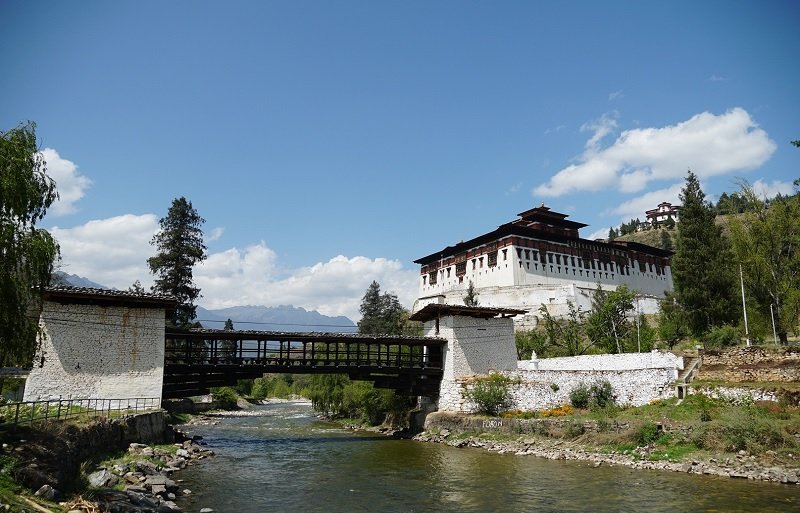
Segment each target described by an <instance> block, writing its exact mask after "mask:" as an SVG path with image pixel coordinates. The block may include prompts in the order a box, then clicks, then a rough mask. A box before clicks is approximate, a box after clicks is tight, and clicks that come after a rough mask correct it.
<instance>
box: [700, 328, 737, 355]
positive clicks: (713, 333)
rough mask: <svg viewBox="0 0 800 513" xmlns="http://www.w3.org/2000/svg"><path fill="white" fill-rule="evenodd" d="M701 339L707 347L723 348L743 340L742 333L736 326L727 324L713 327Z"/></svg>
mask: <svg viewBox="0 0 800 513" xmlns="http://www.w3.org/2000/svg"><path fill="white" fill-rule="evenodd" d="M700 340H701V341H702V342H703V347H705V348H706V349H722V348H725V347H730V346H735V345H737V344H738V343H739V341H740V340H741V334H740V333H739V330H738V329H736V328H735V327H733V326H729V325H727V324H725V325H723V326H716V327H714V328H711V329H710V330H709V331H708V332H707V333H705V334H704V335H703V336H702V337H701V339H700Z"/></svg>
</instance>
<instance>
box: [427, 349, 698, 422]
mask: <svg viewBox="0 0 800 513" xmlns="http://www.w3.org/2000/svg"><path fill="white" fill-rule="evenodd" d="M682 368H683V357H680V356H675V355H673V354H671V353H655V352H654V353H633V354H621V355H587V356H576V357H568V358H549V359H544V360H535V361H521V362H519V368H518V369H517V370H514V371H505V372H502V374H503V375H505V376H508V377H509V378H511V379H512V380H514V381H516V383H515V384H512V385H510V387H509V389H510V393H511V398H512V406H511V408H512V409H519V410H542V409H547V408H553V407H555V406H560V405H562V404H569V402H570V393H571V392H572V391H573V390H574V389H575V388H577V387H579V386H581V385H587V386H591V385H592V384H593V383H596V382H599V381H603V380H608V382H609V383H611V386H612V387H613V389H614V394H615V399H616V401H617V404H621V405H629V406H641V405H644V404H647V403H649V402H651V401H654V400H659V399H667V398H670V397H674V395H675V387H674V383H675V379H676V378H677V377H678V370H679V369H682ZM479 377H480V376H479V375H472V376H466V377H462V378H456V379H449V380H443V381H442V387H441V390H442V393H441V394H440V398H439V411H450V412H465V413H469V412H474V411H476V406H475V405H474V404H472V403H471V402H470V401H469V400H468V399H467V398H466V397H465V392H466V391H468V390H470V389H471V387H473V386H474V383H475V382H476V379H477V378H479Z"/></svg>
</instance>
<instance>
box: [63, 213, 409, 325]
mask: <svg viewBox="0 0 800 513" xmlns="http://www.w3.org/2000/svg"><path fill="white" fill-rule="evenodd" d="M158 229H159V225H158V217H157V216H156V215H155V214H145V215H140V216H137V215H131V214H128V215H122V216H117V217H112V218H108V219H100V220H94V221H90V222H88V223H86V224H83V225H80V226H76V227H73V228H58V227H55V228H53V229H51V230H50V231H51V233H52V234H53V236H54V237H55V238H56V240H57V241H58V242H59V244H60V245H61V254H62V263H63V266H62V270H63V271H65V272H67V273H70V274H77V275H79V276H84V277H86V278H89V279H90V280H92V281H95V282H97V283H100V284H103V285H106V286H109V287H115V288H118V289H127V288H128V287H130V286H131V284H133V282H134V281H136V280H139V281H141V283H142V285H143V286H144V287H145V288H146V289H148V288H149V287H150V286H151V285H152V284H153V275H151V274H150V271H149V268H148V267H147V259H148V258H149V257H151V256H153V255H154V254H155V248H154V247H153V246H151V245H150V240H151V239H152V237H153V234H155V233H156V232H157V231H158ZM417 279H418V272H417V271H415V270H408V269H405V268H403V264H402V263H401V262H400V261H398V260H388V259H385V258H374V259H370V258H367V257H363V256H356V257H351V258H348V257H345V256H342V255H339V256H336V257H334V258H331V259H330V260H328V261H327V262H320V263H317V264H315V265H313V266H310V267H302V268H299V269H290V270H285V269H281V268H280V267H279V263H278V255H277V254H276V253H275V251H273V250H272V249H270V248H269V247H267V245H266V244H265V243H264V242H263V241H262V242H260V243H258V244H254V245H252V246H249V247H247V248H244V249H238V248H230V249H227V250H225V251H221V252H217V253H212V254H210V255H209V256H208V258H207V259H206V260H205V261H204V262H202V263H201V264H198V265H197V266H196V267H195V269H194V281H195V284H196V285H197V286H198V287H199V288H200V289H201V294H202V295H203V297H202V298H201V299H200V300H199V301H198V303H199V304H201V305H202V306H204V307H206V308H224V307H228V306H236V305H247V304H250V305H265V306H278V305H286V304H291V305H294V306H299V307H303V308H306V309H309V310H317V311H319V312H320V313H323V314H325V315H334V316H335V315H346V316H348V317H349V318H350V319H352V320H354V321H357V320H358V319H359V318H360V314H359V312H358V308H359V306H360V304H361V298H362V297H363V296H364V292H365V291H366V290H367V287H368V286H369V284H370V283H371V282H372V280H376V281H377V282H378V283H380V285H381V290H383V291H385V292H393V293H395V294H397V296H398V299H399V300H400V302H401V303H402V304H403V305H404V306H405V307H406V308H410V307H411V305H412V303H413V301H414V299H415V298H416V296H417Z"/></svg>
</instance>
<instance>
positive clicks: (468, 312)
mask: <svg viewBox="0 0 800 513" xmlns="http://www.w3.org/2000/svg"><path fill="white" fill-rule="evenodd" d="M525 313H528V311H527V310H517V309H515V308H490V307H484V306H464V305H442V304H438V303H431V304H428V305H425V307H424V308H423V309H422V310H419V311H418V312H415V313H414V314H413V315H411V316H410V317H409V319H411V320H412V321H422V322H425V321H429V320H431V319H436V318H437V317H443V316H448V315H461V316H464V317H477V318H479V319H491V318H493V317H498V316H500V317H514V316H515V315H522V314H525Z"/></svg>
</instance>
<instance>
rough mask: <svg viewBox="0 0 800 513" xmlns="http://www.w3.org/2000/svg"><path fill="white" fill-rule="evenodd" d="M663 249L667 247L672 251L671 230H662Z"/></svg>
mask: <svg viewBox="0 0 800 513" xmlns="http://www.w3.org/2000/svg"><path fill="white" fill-rule="evenodd" d="M660 245H661V249H665V250H667V251H672V236H670V234H669V231H667V230H661V244H660Z"/></svg>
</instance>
